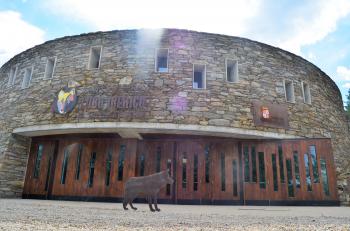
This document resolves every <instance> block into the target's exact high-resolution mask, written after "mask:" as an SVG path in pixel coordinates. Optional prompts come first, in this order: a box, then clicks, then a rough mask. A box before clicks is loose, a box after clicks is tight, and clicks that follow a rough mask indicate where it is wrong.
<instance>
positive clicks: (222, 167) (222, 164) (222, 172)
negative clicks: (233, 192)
mask: <svg viewBox="0 0 350 231" xmlns="http://www.w3.org/2000/svg"><path fill="white" fill-rule="evenodd" d="M220 159H221V191H225V190H226V178H225V176H226V174H225V153H221V158H220Z"/></svg>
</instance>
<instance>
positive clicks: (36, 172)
mask: <svg viewBox="0 0 350 231" xmlns="http://www.w3.org/2000/svg"><path fill="white" fill-rule="evenodd" d="M43 149H44V146H43V145H42V144H39V145H38V151H37V153H36V159H35V168H34V178H39V172H40V162H41V158H42V156H43Z"/></svg>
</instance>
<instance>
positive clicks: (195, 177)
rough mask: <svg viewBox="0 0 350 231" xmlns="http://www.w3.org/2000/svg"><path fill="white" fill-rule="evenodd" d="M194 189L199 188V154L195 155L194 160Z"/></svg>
mask: <svg viewBox="0 0 350 231" xmlns="http://www.w3.org/2000/svg"><path fill="white" fill-rule="evenodd" d="M193 165H194V166H193V191H197V190H198V155H194V161H193Z"/></svg>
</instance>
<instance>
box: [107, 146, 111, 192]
mask: <svg viewBox="0 0 350 231" xmlns="http://www.w3.org/2000/svg"><path fill="white" fill-rule="evenodd" d="M111 168H112V150H111V149H109V150H108V152H107V159H106V182H105V183H106V186H109V180H110V177H111Z"/></svg>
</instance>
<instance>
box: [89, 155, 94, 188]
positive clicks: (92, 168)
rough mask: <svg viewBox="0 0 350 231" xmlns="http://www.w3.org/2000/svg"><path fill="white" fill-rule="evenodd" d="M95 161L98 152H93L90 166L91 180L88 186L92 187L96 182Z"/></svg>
mask: <svg viewBox="0 0 350 231" xmlns="http://www.w3.org/2000/svg"><path fill="white" fill-rule="evenodd" d="M95 162H96V152H92V153H91V158H90V166H89V180H88V187H89V188H91V187H92V184H93V183H94V173H95Z"/></svg>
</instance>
